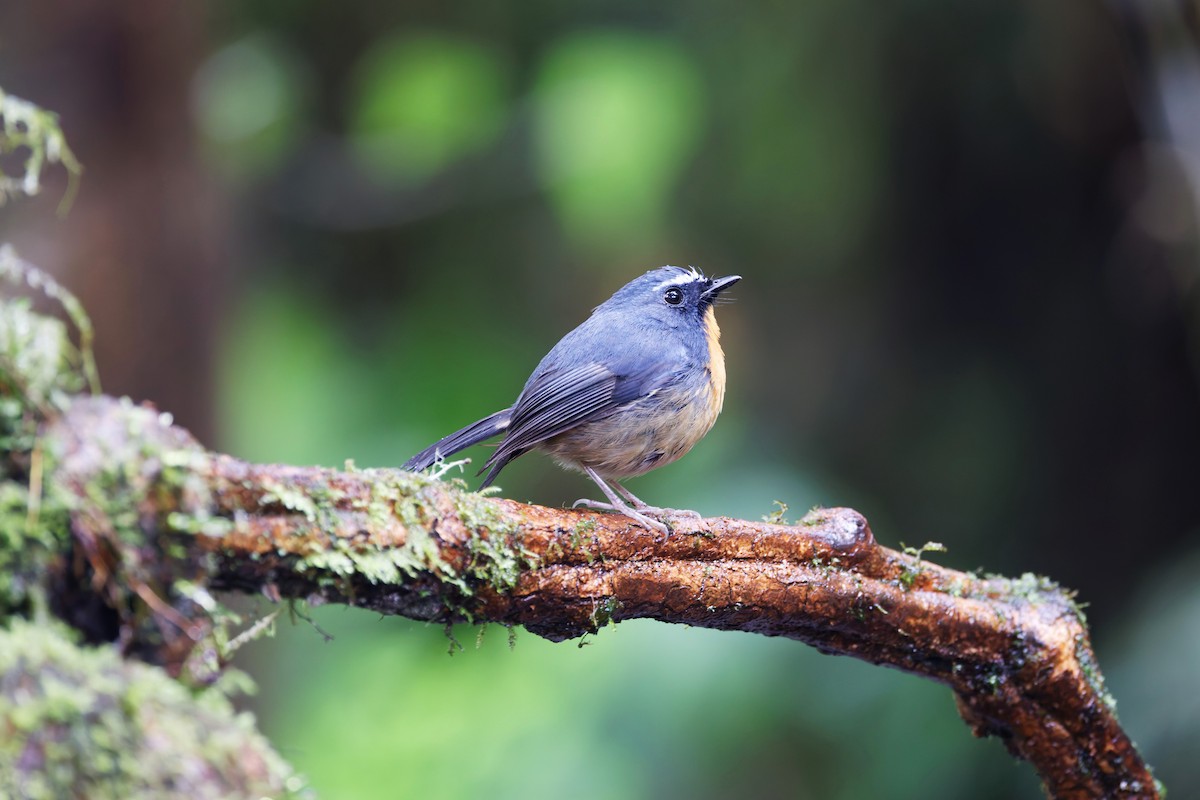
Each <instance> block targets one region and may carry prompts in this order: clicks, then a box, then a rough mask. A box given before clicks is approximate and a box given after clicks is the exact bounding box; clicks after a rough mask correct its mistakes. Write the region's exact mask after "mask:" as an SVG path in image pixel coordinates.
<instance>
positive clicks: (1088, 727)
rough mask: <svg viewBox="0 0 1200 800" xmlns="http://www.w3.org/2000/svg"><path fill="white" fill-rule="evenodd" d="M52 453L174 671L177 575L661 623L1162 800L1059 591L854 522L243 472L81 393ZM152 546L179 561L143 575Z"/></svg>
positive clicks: (1079, 784)
mask: <svg viewBox="0 0 1200 800" xmlns="http://www.w3.org/2000/svg"><path fill="white" fill-rule="evenodd" d="M43 441H44V442H45V443H46V448H47V458H48V460H49V462H50V463H51V466H50V467H48V471H47V487H48V488H49V487H50V486H52V485H53V486H60V487H68V489H69V491H70V493H71V495H72V497H73V499H72V500H71V501H70V502H69V503H67V505H68V506H69V507H70V508H71V525H72V532H73V538H74V541H75V542H76V543H77V545H76V546H77V548H79V549H81V550H82V551H83V552H84V554H85V556H86V558H87V561H88V563H89V564H90V565H91V568H92V569H91V575H92V577H91V579H90V580H91V581H92V584H96V585H98V584H97V580H96V578H95V576H96V575H97V574H100V573H103V574H104V575H106V576H121V579H122V580H124V581H126V582H128V583H130V584H131V585H132V586H133V587H134V589H135V590H136V591H134V592H126V595H124V597H125V598H126V599H125V600H124V601H123V602H126V603H133V604H137V603H139V602H141V601H145V600H146V598H147V597H148V596H151V597H157V598H162V599H161V600H160V603H161V604H162V606H163V608H156V607H154V605H153V604H150V605H151V607H150V612H151V615H152V616H153V617H154V618H155V620H156V626H157V627H156V630H158V631H159V632H161V633H162V634H163V636H162V641H161V651H160V652H159V654H158V655H157V656H152V660H154V659H155V658H156V659H157V660H159V661H161V662H163V663H167V664H168V665H169V666H170V667H171V668H172V669H173V670H174V671H176V672H178V670H179V669H181V668H182V665H183V660H184V659H186V658H187V657H188V653H189V651H190V650H191V649H192V647H193V645H194V640H195V639H196V638H198V637H200V635H201V634H202V632H203V631H202V630H201V629H200V628H202V627H203V625H204V614H203V604H198V603H196V602H195V595H194V592H193V594H191V595H188V594H186V593H180V592H179V591H177V590H176V588H175V587H174V586H173V582H174V581H176V580H178V578H180V577H181V576H186V577H187V578H188V580H190V581H192V582H193V583H195V584H197V585H202V586H207V587H208V588H210V589H224V590H237V591H243V592H262V593H264V594H266V595H267V596H268V597H271V598H273V599H276V600H279V599H282V598H298V599H307V600H309V601H316V602H338V603H348V604H352V605H355V606H360V607H363V608H370V609H373V610H375V611H378V612H381V613H385V614H401V615H404V616H408V617H413V618H416V619H422V620H430V621H435V622H444V623H450V622H456V621H463V620H466V621H470V622H476V623H480V622H497V623H500V624H504V625H522V626H524V627H526V628H527V629H529V630H530V631H532V632H534V633H536V634H538V635H541V636H544V637H547V638H549V639H552V640H555V641H561V640H563V639H568V638H572V637H577V636H580V635H582V634H585V633H587V632H590V631H595V630H597V629H598V628H600V627H602V626H604V625H606V624H608V623H609V622H617V621H621V620H625V619H634V618H648V619H657V620H660V621H663V622H674V623H684V624H688V625H694V626H702V627H708V628H716V629H721V630H740V631H749V632H754V633H760V634H764V635H768V636H786V637H788V638H791V639H796V640H798V641H801V642H805V643H807V644H810V645H812V646H814V647H816V648H818V649H819V650H821V651H822V652H825V653H831V654H838V655H849V656H854V657H856V658H860V659H863V660H866V661H869V662H871V663H874V664H881V665H887V666H892V667H896V668H898V669H902V670H905V671H907V672H911V673H914V674H918V675H923V676H925V677H928V678H932V679H933V680H936V681H939V682H941V683H944V684H946V685H947V686H949V687H950V688H951V689H952V690H953V691H954V692H955V694H956V696H957V699H958V705H959V709H960V711H961V713H962V715H963V717H964V719H965V720H966V721H967V723H968V724H969V725H970V726H971V728H972V729H973V730H974V732H975V733H976V734H977V735H980V736H984V735H995V736H998V737H1000V738H1001V739H1002V740H1003V741H1004V743H1005V745H1006V746H1007V747H1008V749H1009V750H1010V751H1011V752H1012V753H1013V754H1014V755H1016V756H1018V757H1020V758H1023V759H1026V760H1028V761H1030V762H1031V763H1032V764H1033V765H1034V767H1035V768H1036V769H1037V771H1038V773H1039V774H1040V775H1041V777H1042V780H1043V783H1044V786H1045V788H1046V791H1047V792H1048V793H1049V794H1050V795H1051V796H1053V797H1059V798H1100V797H1157V796H1158V791H1159V790H1158V787H1157V786H1156V784H1155V782H1154V779H1153V777H1152V775H1151V774H1150V771H1149V769H1148V767H1147V766H1146V764H1145V763H1144V762H1143V760H1142V759H1141V757H1140V756H1139V754H1138V753H1137V751H1136V749H1135V747H1134V746H1133V744H1132V742H1131V741H1130V740H1129V738H1128V736H1126V735H1125V733H1124V732H1123V731H1122V729H1121V727H1120V725H1119V723H1118V722H1117V719H1116V716H1115V714H1114V710H1113V709H1114V704H1113V702H1112V700H1111V698H1110V697H1109V696H1108V695H1107V693H1106V692H1105V689H1104V685H1103V679H1102V678H1101V675H1100V672H1099V669H1098V668H1097V666H1096V662H1095V657H1094V655H1093V652H1092V649H1091V645H1090V643H1089V640H1088V634H1087V629H1086V625H1085V621H1084V618H1083V615H1082V613H1081V612H1080V611H1079V608H1078V607H1077V606H1076V605H1075V603H1074V602H1073V601H1072V598H1071V595H1070V593H1069V592H1066V591H1064V590H1063V589H1061V588H1060V587H1058V586H1057V585H1055V584H1053V583H1052V582H1050V581H1048V580H1045V579H1041V578H1037V577H1034V576H1031V575H1026V576H1023V577H1021V578H1019V579H1015V580H1010V579H1005V578H999V577H980V576H977V575H974V574H969V573H962V572H956V571H954V570H950V569H946V568H944V567H940V566H937V565H935V564H931V563H929V562H928V561H925V560H923V559H922V558H920V556H919V554H916V553H911V552H907V553H901V552H897V551H894V550H889V549H887V548H885V547H881V546H880V545H878V544H877V543H876V541H875V539H874V537H873V535H872V533H871V530H870V527H869V526H868V524H867V522H866V520H865V519H864V518H863V517H862V516H861V515H860V514H858V513H857V512H855V511H852V510H850V509H825V510H819V511H814V512H812V513H810V514H809V515H808V516H807V517H806V518H805V519H804V520H802V521H801V523H800V524H798V525H794V526H788V525H776V524H767V523H753V522H746V521H741V520H733V519H726V518H715V519H704V520H687V521H686V524H684V525H682V526H679V527H677V528H676V529H675V530H674V531H673V532H672V533H671V535H669V536H666V537H663V536H661V535H659V534H656V533H653V532H648V531H645V530H643V529H641V528H640V527H637V526H636V525H634V524H632V523H631V521H630V520H628V519H627V518H625V517H622V516H619V515H609V514H602V513H596V512H592V511H575V510H563V509H551V508H543V507H540V506H533V505H525V504H522V503H517V502H513V501H509V500H503V499H496V498H487V497H482V496H480V495H477V494H472V493H469V492H466V491H464V490H463V489H461V488H459V487H457V486H455V485H453V484H451V483H444V482H439V481H436V480H432V479H429V478H427V477H423V476H418V475H413V474H411V473H406V472H402V471H399V470H354V469H348V470H346V471H334V470H329V469H322V468H317V467H310V468H299V467H290V466H280V465H256V464H248V463H245V462H243V461H239V460H237V459H234V458H231V457H229V456H224V455H216V454H209V453H206V452H205V451H203V450H202V449H201V448H199V446H198V445H196V444H195V442H194V441H192V440H191V439H190V437H188V436H187V435H186V434H185V433H184V432H182V431H180V430H179V429H177V428H173V427H171V426H170V425H169V424H167V423H166V421H165V420H162V419H161V418H159V417H158V416H157V415H155V414H153V413H152V412H151V411H149V410H147V409H144V408H137V407H133V406H132V405H130V404H128V403H120V402H117V401H113V400H109V399H107V398H93V399H87V400H76V401H74V402H73V403H72V404H71V406H70V407H69V409H68V410H67V411H66V413H65V414H63V415H62V416H61V417H59V418H58V419H57V420H55V421H53V422H52V423H51V424H50V425H49V427H48V428H47V429H46V431H45V434H44V439H43ZM114 469H115V470H117V471H118V474H120V475H122V476H124V477H123V481H124V484H123V486H122V491H123V492H124V493H125V496H126V500H125V501H124V502H126V503H128V504H130V506H131V507H132V508H135V509H137V513H136V515H135V519H136V520H137V527H138V528H139V529H140V530H141V532H142V533H143V534H144V535H145V536H146V537H148V538H147V539H143V540H141V541H140V543H139V544H138V545H137V547H136V553H137V556H138V559H139V560H138V561H137V563H138V564H139V565H141V566H140V567H139V568H138V569H137V570H131V569H128V568H127V567H123V566H122V564H125V563H126V562H127V561H128V560H129V559H130V555H129V553H128V551H127V550H126V551H123V550H122V548H125V547H127V546H128V544H127V543H128V540H129V536H128V533H127V532H126V533H120V532H117V533H113V531H114V530H115V528H113V526H112V524H111V520H112V519H114V518H118V517H119V516H120V513H121V512H120V510H119V509H115V508H111V507H110V508H100V507H99V504H100V501H99V500H97V493H96V491H94V490H93V489H90V488H88V487H94V486H96V485H97V482H100V483H102V484H105V485H111V483H112V476H113V474H114ZM111 495H112V493H111V492H110V493H109V495H106V498H107V499H105V500H104V501H103V502H106V503H107V502H111ZM114 515H116V517H114ZM106 520H108V521H107V522H106ZM106 526H107V527H106ZM147 541H149V542H151V543H152V544H151V545H148V544H147ZM121 542H126V544H121ZM149 553H153V554H155V555H156V557H158V558H161V559H162V560H163V561H164V562H167V563H168V564H169V566H166V567H161V566H160V567H151V566H149V565H148V564H149V561H150V559H149V558H148V554H149ZM172 553H175V555H171V554H172ZM110 582H111V580H110ZM79 583H80V582H79V581H76V586H78V585H79ZM99 583H103V581H100V582H99ZM147 592H148V593H149V594H147ZM106 596H107V597H109V600H110V602H111V599H112V597H115V596H116V595H115V594H114V593H113V592H109V593H108V595H106ZM128 616H129V615H127V617H128ZM133 616H136V615H133ZM76 624H79V621H78V620H76ZM198 626H199V627H198ZM168 631H173V633H172V634H171V635H168V633H167V632H168ZM184 634H186V635H184ZM123 636H124V638H126V639H127V640H130V641H135V640H137V639H138V638H139V634H138V633H137V632H136V631H134V632H133V633H125V634H123ZM151 638H153V637H151Z"/></svg>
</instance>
